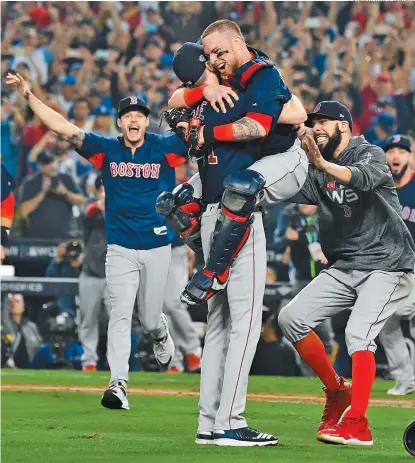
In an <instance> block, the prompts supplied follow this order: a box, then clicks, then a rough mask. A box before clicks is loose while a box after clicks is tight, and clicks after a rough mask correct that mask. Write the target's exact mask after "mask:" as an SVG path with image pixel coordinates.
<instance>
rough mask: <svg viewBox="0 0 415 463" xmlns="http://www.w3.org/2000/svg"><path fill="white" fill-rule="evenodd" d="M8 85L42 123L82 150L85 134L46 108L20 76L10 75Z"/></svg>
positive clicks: (7, 79)
mask: <svg viewBox="0 0 415 463" xmlns="http://www.w3.org/2000/svg"><path fill="white" fill-rule="evenodd" d="M6 83H7V85H10V86H13V87H15V88H16V89H17V90H18V91H19V92H20V93H21V94H22V95H23V96H24V98H25V99H26V100H27V102H28V104H29V106H30V107H31V109H32V111H33V112H34V113H35V114H36V116H37V117H38V118H39V119H40V120H41V122H42V123H43V124H44V125H45V126H46V127H47V128H48V129H49V130H52V131H53V132H55V133H57V134H58V135H59V136H60V137H62V138H63V139H65V140H67V141H68V142H69V143H71V144H72V145H73V146H74V147H75V148H80V147H81V146H82V143H83V141H84V138H85V133H84V132H83V131H82V130H80V129H79V128H78V127H76V126H75V125H73V124H71V123H70V122H69V121H67V120H66V119H65V118H64V117H63V116H62V115H60V114H59V113H58V112H56V111H54V110H53V109H51V108H49V107H48V106H46V105H45V104H44V103H42V101H40V100H39V99H38V98H36V97H35V96H34V95H33V93H32V92H31V91H30V88H29V86H28V84H27V83H26V82H25V80H24V79H23V77H21V76H20V75H19V74H16V75H12V74H8V75H7V77H6Z"/></svg>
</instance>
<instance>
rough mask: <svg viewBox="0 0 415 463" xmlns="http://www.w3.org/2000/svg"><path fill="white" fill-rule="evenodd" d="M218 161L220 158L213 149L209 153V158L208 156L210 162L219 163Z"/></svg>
mask: <svg viewBox="0 0 415 463" xmlns="http://www.w3.org/2000/svg"><path fill="white" fill-rule="evenodd" d="M217 163H218V158H217V157H216V156H215V152H214V151H213V148H212V151H211V152H210V153H209V158H208V164H217Z"/></svg>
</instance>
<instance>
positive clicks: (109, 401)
mask: <svg viewBox="0 0 415 463" xmlns="http://www.w3.org/2000/svg"><path fill="white" fill-rule="evenodd" d="M101 405H102V406H103V407H105V408H111V409H113V410H119V409H123V410H129V409H130V404H129V403H128V399H127V391H126V390H125V388H124V386H122V384H121V383H118V385H113V386H111V387H110V388H109V389H107V390H106V391H105V392H104V394H103V395H102V399H101Z"/></svg>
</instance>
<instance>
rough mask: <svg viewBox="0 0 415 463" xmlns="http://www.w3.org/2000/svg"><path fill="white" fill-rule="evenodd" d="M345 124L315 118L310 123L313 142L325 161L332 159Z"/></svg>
mask: <svg viewBox="0 0 415 463" xmlns="http://www.w3.org/2000/svg"><path fill="white" fill-rule="evenodd" d="M344 124H346V125H347V127H348V125H349V124H348V123H347V122H342V121H337V120H332V119H327V118H326V119H324V118H323V117H321V118H319V117H315V118H314V119H313V122H312V127H313V135H314V140H315V142H316V143H317V146H318V148H319V150H320V153H321V155H322V156H323V158H324V159H325V160H326V161H331V160H333V159H334V157H333V156H334V153H335V151H336V149H337V148H338V146H339V145H340V143H341V141H342V132H343V131H345V130H347V128H346V127H345V126H344Z"/></svg>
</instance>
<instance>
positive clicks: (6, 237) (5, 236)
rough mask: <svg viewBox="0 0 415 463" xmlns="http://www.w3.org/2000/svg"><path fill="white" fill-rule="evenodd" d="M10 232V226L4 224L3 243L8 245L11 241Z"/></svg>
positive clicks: (2, 228) (2, 231) (2, 230)
mask: <svg viewBox="0 0 415 463" xmlns="http://www.w3.org/2000/svg"><path fill="white" fill-rule="evenodd" d="M9 233H10V228H7V227H5V226H4V225H2V226H1V245H2V246H7V244H8V243H9Z"/></svg>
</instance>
